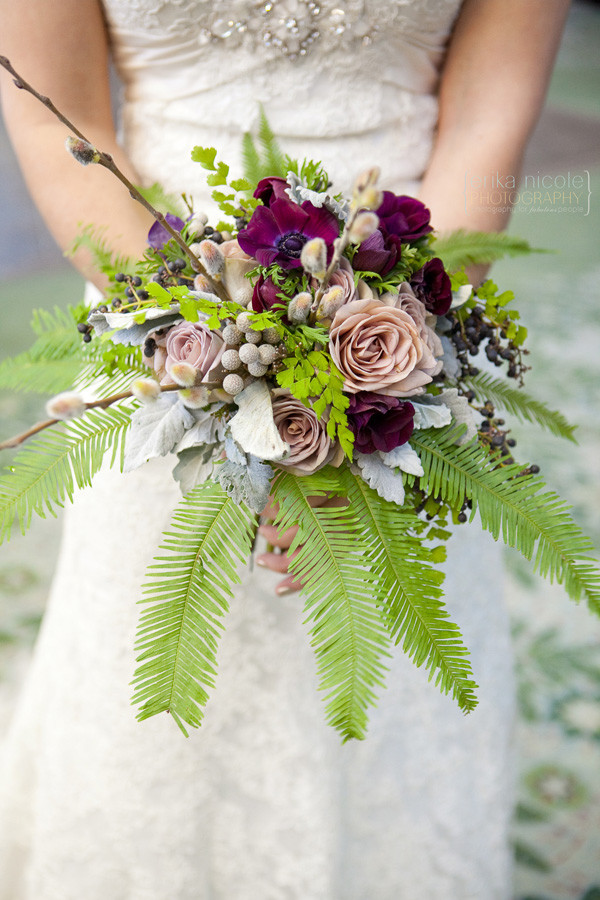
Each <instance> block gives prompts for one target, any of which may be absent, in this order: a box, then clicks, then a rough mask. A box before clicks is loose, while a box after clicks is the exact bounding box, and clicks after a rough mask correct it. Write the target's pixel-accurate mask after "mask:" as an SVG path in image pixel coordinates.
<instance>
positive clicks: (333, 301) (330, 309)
mask: <svg viewBox="0 0 600 900" xmlns="http://www.w3.org/2000/svg"><path fill="white" fill-rule="evenodd" d="M343 304H344V289H343V287H341V286H340V285H339V284H336V285H334V287H331V288H329V290H328V291H325V293H324V294H323V297H322V299H321V302H320V303H319V308H318V310H317V319H318V320H319V321H323V320H324V319H328V320H331V319H333V317H334V316H335V314H336V312H337V311H338V309H339V308H340V306H343Z"/></svg>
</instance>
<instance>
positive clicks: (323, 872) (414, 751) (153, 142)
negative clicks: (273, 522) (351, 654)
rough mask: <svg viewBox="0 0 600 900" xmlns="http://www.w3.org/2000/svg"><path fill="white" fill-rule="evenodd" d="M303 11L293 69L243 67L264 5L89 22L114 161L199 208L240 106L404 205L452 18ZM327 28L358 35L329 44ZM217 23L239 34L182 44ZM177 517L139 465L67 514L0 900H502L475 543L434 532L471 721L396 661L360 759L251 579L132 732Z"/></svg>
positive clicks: (255, 577)
mask: <svg viewBox="0 0 600 900" xmlns="http://www.w3.org/2000/svg"><path fill="white" fill-rule="evenodd" d="M267 5H268V6H270V7H272V9H271V10H266V6H267ZM310 6H311V4H309V3H304V2H300V3H296V4H295V10H296V12H295V13H294V14H295V15H296V16H297V17H298V18H302V21H303V22H304V25H306V17H308V24H309V25H310V26H311V27H312V26H313V25H315V26H316V24H318V27H319V29H320V31H319V37H318V38H317V37H315V39H314V40H313V41H312V42H311V44H310V47H309V50H308V52H307V53H306V54H305V55H303V56H298V57H297V58H296V59H291V58H290V54H289V52H284V51H283V50H282V49H281V48H280V47H277V46H273V47H271V48H267V50H268V52H267V53H266V55H265V56H263V55H262V48H263V46H264V28H265V23H267V22H268V20H269V16H271V17H273V16H279V19H281V18H282V17H283V15H284V12H285V13H286V14H288V13H289V14H290V15H291V12H293V10H291V7H290V6H289V2H288V0H286V2H285V3H284V2H278V0H273V3H272V4H265V3H262V4H258V3H255V2H252V0H247V2H235V0H229V2H226V0H224V2H222V3H219V4H214V3H209V2H205V0H171V2H166V0H107V3H106V13H107V18H108V21H109V25H110V34H111V39H112V41H113V46H114V51H115V56H116V59H117V62H118V65H119V68H120V72H121V75H122V77H123V79H124V81H125V86H126V103H125V110H124V115H125V125H126V127H125V141H126V146H127V149H128V152H129V153H130V154H131V156H132V158H133V161H134V163H135V165H136V166H137V167H138V169H139V170H140V172H141V173H142V174H143V176H144V178H145V179H146V180H148V181H155V180H157V179H159V178H161V179H162V180H163V181H165V182H166V186H167V187H168V188H169V189H171V190H173V189H175V190H177V189H179V190H181V189H186V190H188V191H189V185H190V184H191V185H192V187H193V190H194V191H195V192H196V194H197V196H199V197H201V198H203V199H206V193H205V192H204V193H203V191H204V189H203V183H202V176H201V174H199V172H198V170H197V168H196V167H195V166H194V165H192V164H191V163H189V161H188V156H187V154H189V148H190V147H191V146H192V145H193V144H194V143H208V144H212V145H214V146H217V147H219V151H220V155H221V157H222V158H225V159H227V160H228V161H229V160H233V161H234V164H235V161H236V160H238V161H239V156H238V155H237V153H238V146H239V141H240V135H241V132H242V131H243V130H244V128H246V127H248V126H249V125H251V124H252V122H253V121H254V118H255V116H256V110H257V101H260V100H262V101H263V102H264V104H265V108H266V111H267V114H268V116H269V118H270V120H271V123H272V125H273V126H274V127H275V130H276V132H277V133H278V135H280V137H281V141H282V143H283V144H284V146H285V148H286V150H288V151H289V152H290V153H292V154H294V153H297V152H298V151H301V153H302V155H310V156H313V155H317V156H320V157H321V158H322V159H323V161H324V162H325V163H326V164H327V165H328V166H329V167H330V170H331V175H332V176H333V177H334V178H336V179H341V180H342V181H343V180H344V178H346V179H349V178H350V177H351V175H352V174H353V173H354V172H355V171H356V170H357V168H359V167H360V166H362V165H364V164H367V163H369V162H370V163H382V164H383V167H384V172H385V176H386V178H387V179H388V184H393V185H394V186H396V187H399V188H402V187H403V188H404V189H409V188H410V187H411V184H412V185H414V184H415V182H416V180H418V178H419V177H420V176H421V174H422V172H423V169H424V167H425V165H426V161H427V157H428V153H429V148H430V144H431V136H432V131H433V128H434V124H435V118H436V101H435V97H434V94H433V92H434V88H435V80H436V77H437V69H438V67H439V63H440V60H441V57H442V54H443V48H444V42H445V40H446V38H447V34H448V31H449V29H450V27H451V24H452V21H453V18H454V16H455V15H456V12H457V9H458V6H459V0H411V2H407V0H399V2H395V3H389V2H385V3H384V2H376V0H372V2H367V0H365V2H364V3H353V2H351V3H345V4H339V5H336V6H335V7H334V6H333V3H330V2H327V3H326V2H323V3H322V4H320V5H319V10H320V12H319V13H318V14H317V13H315V11H314V10H311V9H310ZM338 8H339V9H341V10H342V11H344V12H346V13H348V14H349V15H351V14H354V12H356V11H360V17H359V19H356V21H355V24H354V26H353V27H352V28H351V27H348V28H347V29H346V30H344V31H342V32H341V33H340V34H338V35H337V36H335V37H332V36H331V34H330V33H329V31H327V30H326V28H324V23H325V24H326V23H328V22H330V21H331V16H332V14H333V11H334V9H338ZM298 9H299V10H300V13H298ZM315 9H316V6H315ZM217 12H218V14H219V15H221V16H222V17H229V18H228V21H229V19H235V21H236V22H237V21H240V22H242V21H243V22H252V23H254V22H256V27H255V30H254V31H251V30H249V31H250V33H247V32H243V34H238V35H237V36H234V37H233V39H230V37H228V36H225V35H224V34H221V36H215V37H213V38H210V39H209V40H208V41H206V40H204V38H203V33H204V31H205V30H206V29H208V28H211V29H214V28H215V24H214V16H215V15H216V13H217ZM300 14H301V15H300ZM322 20H323V21H322ZM359 20H360V22H361V23H362V25H363V26H364V28H365V29H366V30H365V31H364V34H363V35H362V37H361V36H359V34H358V31H357V30H356V22H358V21H359ZM382 21H383V22H385V24H386V27H385V29H381V28H379V29H375V30H373V27H372V26H373V23H375V25H377V24H378V23H381V22H382ZM284 27H285V28H286V29H287V25H285V26H284ZM306 27H308V26H306ZM282 34H283V32H282ZM285 36H286V35H285V34H284V35H283V37H285ZM365 36H369V37H370V38H371V40H367V41H364V40H363V39H364V37H365ZM358 47H360V58H358V57H357V53H358V50H357V48H358ZM398 47H400V48H402V53H400V54H399V53H395V52H392V51H393V50H394V49H395V48H398ZM383 48H387V49H386V52H385V54H384V53H383ZM259 49H260V53H259ZM363 54H366V55H364V56H363ZM375 63H376V64H377V65H376V66H375ZM375 70H377V72H378V74H377V77H375V76H374V75H373V72H374V71H375ZM290 143H291V146H290ZM230 153H231V154H233V153H235V155H234V156H231V155H230ZM182 154H183V155H182ZM207 202H208V201H207ZM177 499H178V495H177V488H176V485H175V483H174V482H173V481H172V480H171V477H170V472H169V464H168V463H167V461H165V460H160V461H153V462H152V463H150V464H148V465H147V466H145V467H143V468H142V469H140V470H137V471H136V472H133V473H129V474H128V475H126V476H121V475H119V474H118V473H116V472H112V471H103V472H101V473H100V475H99V476H98V478H97V480H96V482H95V485H94V488H93V489H92V490H88V491H85V492H82V493H81V494H79V495H78V496H77V498H76V501H75V504H74V507H73V508H72V509H71V510H69V511H68V515H67V516H66V528H65V535H64V541H63V547H62V551H61V556H60V560H59V566H58V571H57V574H56V579H55V582H54V586H53V590H52V595H51V598H50V602H49V608H48V612H47V615H46V617H45V621H44V625H43V628H42V633H41V636H40V639H39V643H38V646H37V649H36V655H35V660H34V664H33V667H32V671H31V673H30V677H29V679H28V682H27V685H26V688H25V690H24V693H23V696H22V698H21V703H20V706H19V710H18V713H17V716H16V719H15V721H14V724H13V728H12V731H11V734H10V736H9V739H8V741H7V745H6V748H5V760H4V761H5V765H4V769H3V772H4V774H3V781H2V785H1V788H0V835H1V840H0V872H2V878H1V879H0V900H81V898H83V897H85V898H86V900H106V898H110V900H166V898H169V900H171V898H173V900H309V898H310V900H431V898H432V897H436V898H438V897H439V898H443V900H508V897H509V896H510V887H509V882H510V854H509V850H508V846H507V840H506V833H507V826H508V820H509V817H510V810H511V789H510V785H511V755H510V746H511V736H512V732H511V727H512V726H511V723H512V691H511V664H510V649H509V637H508V623H507V616H506V613H505V610H504V606H503V603H502V596H501V594H502V590H501V567H500V561H499V554H498V550H497V547H495V546H494V545H493V542H491V541H490V540H488V539H487V536H485V535H479V534H478V533H477V531H476V528H475V529H473V528H469V529H468V530H461V529H458V533H457V534H456V536H455V538H453V542H454V543H455V544H456V546H455V547H452V548H451V549H452V552H453V559H454V563H453V564H452V565H451V566H449V567H448V580H447V596H448V605H449V608H450V613H451V615H453V616H454V617H455V620H456V621H457V622H458V623H459V625H460V626H461V628H462V630H463V633H464V636H465V640H466V642H467V644H468V645H469V646H470V647H471V648H472V651H473V665H474V670H475V674H476V678H477V679H478V681H479V684H480V697H481V702H480V706H479V707H478V709H477V710H476V711H475V712H474V713H473V714H471V715H470V716H468V717H466V718H465V717H464V716H463V715H462V714H461V713H460V712H459V711H458V710H457V708H456V706H455V705H454V703H453V701H452V700H451V698H449V697H444V696H442V695H440V694H439V692H438V691H437V689H436V687H435V686H434V685H433V684H431V683H429V682H428V680H427V676H426V673H425V672H424V671H422V670H417V669H415V668H414V667H413V666H412V664H411V663H410V662H409V661H408V660H407V659H405V657H404V656H403V654H402V653H401V652H398V653H396V654H395V656H394V658H393V659H392V660H391V661H390V673H389V679H388V682H389V688H388V690H387V692H385V693H383V695H382V697H381V700H380V702H379V705H378V707H377V709H375V710H374V711H373V714H372V719H371V726H370V733H369V737H368V738H367V740H366V741H364V742H360V743H357V742H353V743H349V744H346V745H343V746H342V745H340V742H339V739H338V737H337V735H336V734H335V733H334V732H333V730H331V729H330V728H328V727H327V726H326V725H325V722H324V715H323V704H322V701H321V698H320V696H319V694H318V691H317V685H316V676H315V664H314V659H313V654H312V650H311V648H310V645H309V640H308V637H307V633H306V627H305V626H304V625H303V614H302V604H301V601H300V600H299V598H298V595H293V596H290V597H286V598H277V597H276V596H275V595H274V592H273V588H274V585H275V584H276V582H277V579H278V576H275V575H273V574H272V573H269V572H265V571H263V570H255V571H253V572H250V573H248V572H244V573H242V584H241V585H240V587H239V588H238V589H237V590H236V593H235V598H234V601H233V602H232V605H231V611H230V614H229V616H228V621H227V628H226V632H225V635H224V638H223V641H222V644H221V647H220V650H219V675H218V679H217V685H216V688H215V690H214V692H213V694H212V698H211V700H210V702H209V705H208V708H207V712H206V718H205V721H204V723H203V725H202V728H201V729H200V731H198V732H194V733H193V734H192V735H191V737H190V738H189V739H187V740H186V739H184V738H183V737H182V736H181V735H180V733H179V732H178V730H177V728H176V726H175V725H174V723H173V722H172V721H170V720H169V717H168V716H166V715H165V716H162V717H159V718H157V719H153V720H150V721H147V722H145V723H142V724H139V723H137V722H136V721H135V715H134V711H133V710H132V708H131V707H130V687H129V682H130V680H131V676H132V672H133V667H134V652H133V643H134V634H135V625H136V621H137V616H138V607H137V606H136V601H137V599H138V597H139V586H140V584H141V582H142V581H143V579H144V573H145V569H146V566H147V565H148V563H149V562H150V560H151V556H152V552H153V550H154V548H155V547H156V546H158V543H159V540H160V534H161V532H162V531H163V530H165V528H166V527H167V525H168V521H169V518H170V514H171V511H172V508H173V506H174V505H175V503H176V502H177Z"/></svg>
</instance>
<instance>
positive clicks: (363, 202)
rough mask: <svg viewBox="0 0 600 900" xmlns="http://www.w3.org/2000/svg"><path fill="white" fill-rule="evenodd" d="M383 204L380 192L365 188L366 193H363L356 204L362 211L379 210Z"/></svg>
mask: <svg viewBox="0 0 600 900" xmlns="http://www.w3.org/2000/svg"><path fill="white" fill-rule="evenodd" d="M382 203H383V194H382V192H381V191H379V190H377V188H375V187H373V188H367V190H366V191H363V192H362V194H361V195H360V199H359V202H358V205H359V206H362V207H363V209H379V207H380V206H381V204H382Z"/></svg>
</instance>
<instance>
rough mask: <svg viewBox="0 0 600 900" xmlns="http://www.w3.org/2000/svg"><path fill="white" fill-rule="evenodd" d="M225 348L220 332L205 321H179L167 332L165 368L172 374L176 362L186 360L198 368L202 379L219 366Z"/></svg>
mask: <svg viewBox="0 0 600 900" xmlns="http://www.w3.org/2000/svg"><path fill="white" fill-rule="evenodd" d="M224 350H225V342H224V341H223V338H222V337H221V335H220V334H219V332H217V331H211V330H210V328H208V327H207V326H206V325H205V324H204V323H203V322H178V324H177V325H174V326H173V327H172V328H171V329H170V331H169V333H168V334H167V342H166V351H167V359H166V362H165V369H166V371H167V373H168V374H169V375H170V374H171V366H172V365H174V363H182V362H185V363H188V364H189V365H190V366H193V367H194V369H196V371H197V372H198V376H199V377H198V380H200V379H203V378H205V377H206V376H207V375H208V374H209V372H210V371H211V369H214V368H216V366H218V364H219V362H220V361H221V357H222V355H223V351H224Z"/></svg>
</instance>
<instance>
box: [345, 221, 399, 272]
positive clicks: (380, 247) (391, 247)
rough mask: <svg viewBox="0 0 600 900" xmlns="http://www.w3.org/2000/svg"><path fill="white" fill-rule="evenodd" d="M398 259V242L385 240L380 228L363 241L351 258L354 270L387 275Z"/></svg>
mask: <svg viewBox="0 0 600 900" xmlns="http://www.w3.org/2000/svg"><path fill="white" fill-rule="evenodd" d="M399 259H400V242H399V241H398V243H397V244H396V243H394V242H392V241H388V240H386V238H385V236H384V234H383V232H382V231H381V229H378V230H377V231H376V232H374V234H372V235H371V236H370V237H368V238H367V239H366V241H363V242H362V244H361V245H360V247H359V248H358V250H357V252H356V253H355V254H354V259H353V260H352V268H353V269H354V270H355V271H356V272H377V273H378V274H379V275H387V273H388V272H389V271H390V270H391V269H393V268H394V266H395V265H396V263H397V262H398V260H399Z"/></svg>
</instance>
